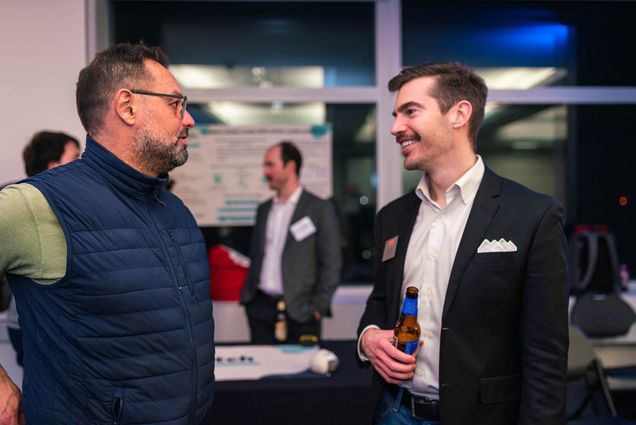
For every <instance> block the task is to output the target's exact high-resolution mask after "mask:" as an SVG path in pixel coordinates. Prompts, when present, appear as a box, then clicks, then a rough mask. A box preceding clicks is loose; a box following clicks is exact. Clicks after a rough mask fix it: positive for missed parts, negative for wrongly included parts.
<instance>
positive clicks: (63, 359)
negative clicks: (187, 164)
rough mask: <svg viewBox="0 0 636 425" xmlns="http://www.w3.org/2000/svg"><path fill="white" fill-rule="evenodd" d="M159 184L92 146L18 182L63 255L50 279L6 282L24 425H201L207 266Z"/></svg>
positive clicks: (189, 227) (208, 316) (205, 404)
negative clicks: (17, 339)
mask: <svg viewBox="0 0 636 425" xmlns="http://www.w3.org/2000/svg"><path fill="white" fill-rule="evenodd" d="M166 181H167V176H164V177H161V178H151V177H148V176H145V175H143V174H141V173H139V172H137V171H136V170H134V169H132V168H131V167H129V166H128V165H126V164H124V163H123V162H122V161H120V160H119V159H118V158H117V157H115V156H114V155H113V154H111V153H110V152H109V151H108V150H106V149H105V148H103V147H102V146H101V145H99V144H98V143H96V142H95V141H93V140H92V139H90V138H88V140H87V147H86V152H85V153H84V154H83V156H82V159H80V160H78V161H74V162H72V163H70V164H67V165H65V166H61V167H57V168H55V169H52V170H50V171H47V172H45V173H42V174H39V175H37V176H34V177H32V178H30V179H28V180H26V182H27V183H30V184H31V185H33V186H35V187H37V188H38V189H39V190H40V191H41V192H42V193H43V194H44V196H45V197H46V199H47V200H48V202H49V204H50V205H51V207H52V208H53V211H54V213H55V215H56V216H57V218H58V220H59V222H60V225H61V226H62V229H63V231H64V235H65V237H66V241H67V247H68V257H67V266H66V276H65V277H64V278H63V279H62V280H60V281H59V282H57V283H55V284H53V285H48V286H45V285H38V284H36V283H34V282H33V281H31V280H29V279H26V278H22V277H18V276H11V277H10V281H11V287H12V289H13V292H14V294H15V295H16V300H17V305H18V312H19V314H20V326H21V327H22V329H23V331H24V347H25V365H24V382H23V393H24V399H23V403H24V404H23V407H24V409H25V413H26V417H27V422H28V423H29V424H37V425H39V424H47V425H51V424H60V425H62V424H63V425H69V424H77V425H87V424H100V425H102V424H118V425H123V424H161V425H185V424H188V425H195V424H196V425H198V424H200V423H201V422H202V420H203V418H204V416H205V414H206V412H207V411H208V409H209V407H210V405H211V403H212V396H213V389H214V388H213V387H214V361H213V359H214V340H213V338H214V336H213V332H214V329H213V320H212V304H211V302H210V296H209V277H208V276H209V267H208V262H207V256H206V249H205V244H204V241H203V237H202V235H201V232H200V231H199V229H198V228H197V225H196V222H195V220H194V218H193V217H192V215H191V214H190V212H189V211H188V210H187V208H186V207H185V206H184V205H183V203H182V202H181V201H180V200H179V199H178V198H177V197H176V196H174V195H172V194H170V193H168V192H167V191H166V190H164V189H163V186H164V185H165V183H166ZM42 249H43V250H44V251H45V250H46V247H43V248H42Z"/></svg>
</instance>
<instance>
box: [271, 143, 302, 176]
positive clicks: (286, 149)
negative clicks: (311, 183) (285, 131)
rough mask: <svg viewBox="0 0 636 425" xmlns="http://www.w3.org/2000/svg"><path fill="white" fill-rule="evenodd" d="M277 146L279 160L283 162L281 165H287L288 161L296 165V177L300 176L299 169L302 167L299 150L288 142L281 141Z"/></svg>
mask: <svg viewBox="0 0 636 425" xmlns="http://www.w3.org/2000/svg"><path fill="white" fill-rule="evenodd" d="M277 146H280V158H281V159H282V160H283V165H287V163H288V162H289V161H294V162H295V163H296V176H297V177H299V176H300V167H301V166H302V165H303V156H302V155H301V154H300V150H299V149H298V148H297V147H296V145H295V144H293V143H292V142H288V141H282V142H280V143H279V144H278V145H277Z"/></svg>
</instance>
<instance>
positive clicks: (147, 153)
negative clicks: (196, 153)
mask: <svg viewBox="0 0 636 425" xmlns="http://www.w3.org/2000/svg"><path fill="white" fill-rule="evenodd" d="M134 150H135V154H136V156H137V161H138V163H139V165H140V166H141V167H143V169H145V170H148V171H149V172H151V173H152V174H154V175H161V174H164V173H167V172H169V171H172V170H173V169H175V168H176V167H179V166H181V165H183V164H185V162H186V161H187V160H188V151H187V149H181V148H180V147H179V140H178V139H177V140H175V141H174V142H173V143H165V142H162V141H159V140H157V139H156V138H155V137H153V135H152V134H150V132H149V131H148V130H147V129H142V130H140V131H139V132H138V133H137V135H136V136H135V141H134Z"/></svg>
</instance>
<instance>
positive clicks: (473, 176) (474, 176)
mask: <svg viewBox="0 0 636 425" xmlns="http://www.w3.org/2000/svg"><path fill="white" fill-rule="evenodd" d="M484 171H485V166H484V161H483V160H482V159H481V156H480V155H477V161H476V162H475V164H474V165H473V166H472V167H471V168H470V169H469V170H468V171H466V172H465V173H464V174H463V175H462V176H461V177H460V178H459V179H457V181H456V182H455V183H453V184H452V185H451V186H450V187H449V188H448V189H446V193H445V195H446V197H447V201H448V199H449V196H448V195H450V198H454V196H456V195H453V194H454V193H457V192H459V196H461V199H462V202H463V203H464V204H468V203H469V202H470V201H472V200H473V199H474V197H475V195H476V194H477V189H479V185H480V184H481V179H482V177H483V176H484ZM415 194H416V195H417V197H418V198H420V199H421V200H422V201H424V200H426V201H428V202H431V203H432V202H433V200H432V199H431V195H430V192H429V190H428V175H427V174H426V173H423V174H422V177H421V178H420V181H419V183H418V184H417V188H415ZM447 203H448V202H447Z"/></svg>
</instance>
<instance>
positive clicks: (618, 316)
mask: <svg viewBox="0 0 636 425" xmlns="http://www.w3.org/2000/svg"><path fill="white" fill-rule="evenodd" d="M570 321H571V323H572V324H573V325H575V326H577V327H578V328H579V329H580V330H581V331H583V333H584V334H585V335H586V336H588V337H593V338H604V337H614V336H620V335H625V334H626V333H627V332H628V331H629V329H630V328H631V326H632V324H633V323H634V322H636V313H634V310H633V309H632V307H631V306H630V305H629V304H627V302H625V301H624V300H623V299H622V298H620V296H619V295H617V294H615V293H609V294H593V293H588V294H584V295H582V296H580V297H579V298H578V299H577V300H576V303H575V304H574V308H573V309H572V315H571V318H570Z"/></svg>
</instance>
